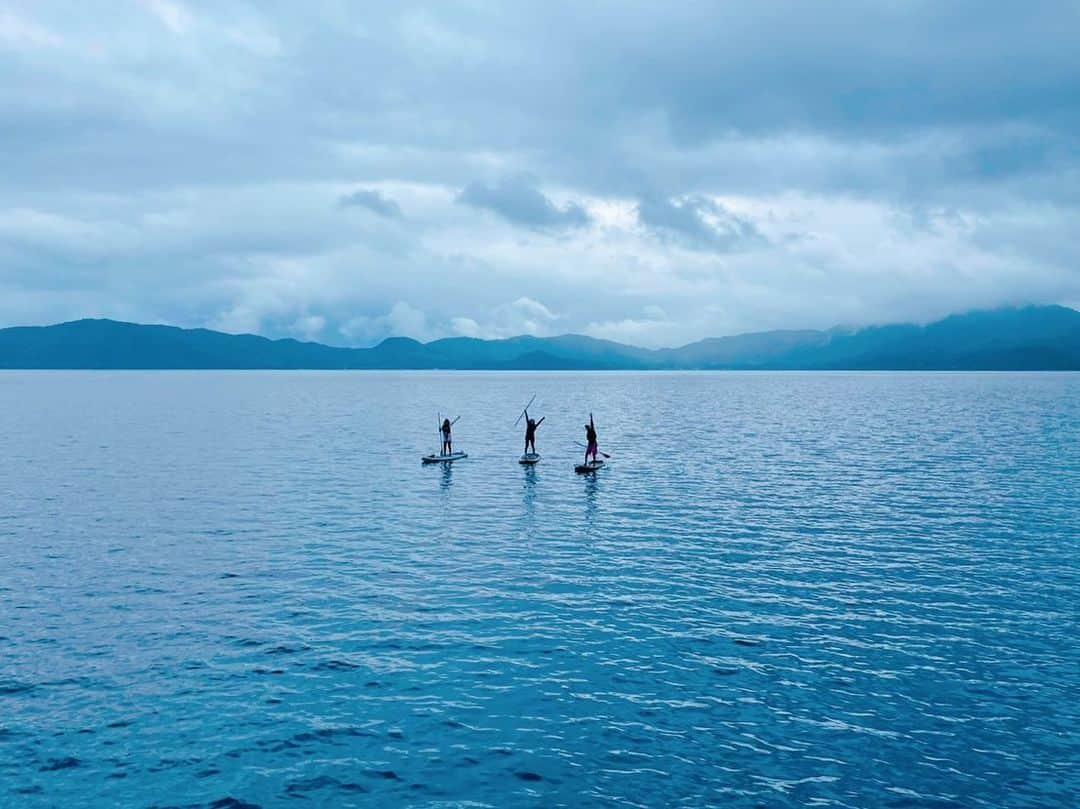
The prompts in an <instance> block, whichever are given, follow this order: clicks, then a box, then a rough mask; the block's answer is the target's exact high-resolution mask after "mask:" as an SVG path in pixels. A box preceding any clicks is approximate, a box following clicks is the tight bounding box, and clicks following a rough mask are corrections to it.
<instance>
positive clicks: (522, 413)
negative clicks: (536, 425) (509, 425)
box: [514, 394, 536, 427]
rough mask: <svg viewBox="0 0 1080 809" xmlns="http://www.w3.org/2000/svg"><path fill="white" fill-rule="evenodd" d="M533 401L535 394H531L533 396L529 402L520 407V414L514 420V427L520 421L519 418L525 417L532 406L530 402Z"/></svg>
mask: <svg viewBox="0 0 1080 809" xmlns="http://www.w3.org/2000/svg"><path fill="white" fill-rule="evenodd" d="M535 401H536V394H533V397H532V398H531V399H529V403H528V404H527V405H525V407H524V408H523V409H522V411H521V415H520V416H518V417H517V421H515V422H514V426H515V427H517V426H518V425H519V424H520V423H521V420H522V419H523V418H524V417H525V414H526V413H528V412H529V408H530V407H532V403H533V402H535Z"/></svg>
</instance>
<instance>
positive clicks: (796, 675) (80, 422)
mask: <svg viewBox="0 0 1080 809" xmlns="http://www.w3.org/2000/svg"><path fill="white" fill-rule="evenodd" d="M534 392H535V393H537V403H538V404H537V406H538V407H539V408H540V410H538V411H537V412H540V413H541V414H543V415H548V420H547V421H546V422H545V424H544V430H543V434H542V435H541V436H540V440H541V447H540V449H541V452H542V453H543V454H544V459H543V461H542V462H541V463H540V464H539V465H538V466H536V467H529V468H521V467H520V466H519V465H518V464H517V463H516V457H517V456H516V452H517V451H518V450H517V447H518V443H519V441H520V436H519V435H518V434H517V431H516V430H515V429H514V428H513V426H512V425H513V419H514V417H515V416H516V412H515V411H514V407H515V406H516V405H517V404H518V403H519V401H524V400H526V399H527V398H528V397H529V396H531V395H532V393H534ZM437 410H441V411H443V412H450V411H453V412H455V413H457V412H461V413H464V414H466V417H465V418H464V419H463V420H462V421H461V422H460V423H459V425H458V426H457V427H456V428H455V429H456V430H457V431H458V432H457V433H456V441H457V442H458V443H459V445H461V446H462V447H464V448H466V449H467V450H468V451H469V453H470V459H469V460H468V461H465V462H462V463H460V464H456V465H454V466H453V467H449V468H446V469H439V468H430V467H421V466H420V464H419V457H420V455H421V454H423V453H424V452H426V451H429V450H430V448H431V446H430V445H431V439H433V437H434V436H433V435H429V434H428V433H433V432H434V431H433V430H430V429H429V427H430V425H431V423H432V422H433V419H434V413H435V411H437ZM590 411H592V412H595V413H596V414H597V418H598V422H599V426H600V433H601V441H602V448H603V449H605V450H607V451H609V452H611V453H612V455H613V458H612V461H611V463H610V464H609V466H608V467H607V468H605V469H604V470H602V471H601V472H600V473H598V474H596V475H595V476H586V477H582V476H578V475H575V474H574V473H573V469H572V465H573V464H574V463H575V462H576V461H577V460H578V458H579V454H578V453H579V452H580V451H581V450H580V449H579V448H577V447H576V446H575V445H574V441H575V440H577V439H579V438H580V433H581V432H582V429H581V422H582V414H587V413H588V412H590ZM0 412H3V413H4V418H5V425H4V426H5V429H4V430H0V457H3V458H4V459H5V464H4V465H3V466H2V467H0V504H2V505H0V796H6V797H7V803H10V804H12V805H19V806H30V807H36V806H42V807H44V806H55V805H100V806H115V805H133V806H158V807H165V806H190V807H196V806H197V807H203V808H205V807H215V808H216V809H250V808H251V807H271V806H277V805H282V804H287V803H292V802H295V801H304V802H305V803H306V804H311V805H318V806H348V805H386V804H407V805H417V806H440V807H446V806H461V807H465V806H468V807H494V806H498V807H503V806H515V805H521V806H536V805H542V806H552V807H555V806H605V805H612V804H619V805H627V806H642V807H652V806H658V805H686V806H702V805H717V806H721V805H722V806H746V807H758V806H770V807H772V806H777V807H787V806H791V807H795V806H806V805H814V806H821V807H869V806H887V807H897V808H899V807H961V806H962V807H987V808H988V809H989V807H1004V806H1016V807H1028V806H1032V807H1033V806H1065V805H1070V803H1072V802H1074V800H1075V796H1076V794H1077V792H1078V790H1080V779H1078V776H1077V769H1076V761H1077V760H1078V758H1080V750H1078V745H1077V742H1076V731H1075V728H1076V727H1077V726H1078V721H1077V720H1078V719H1080V717H1078V715H1077V713H1078V712H1077V708H1076V704H1077V702H1076V699H1075V695H1076V693H1077V690H1078V687H1080V674H1078V672H1080V666H1078V665H1077V661H1078V659H1080V655H1078V654H1077V652H1078V647H1077V641H1076V635H1077V632H1076V630H1077V622H1076V616H1077V611H1076V607H1077V604H1078V603H1080V561H1078V555H1077V540H1078V537H1080V516H1078V515H1080V502H1078V494H1077V493H1078V492H1080V431H1078V430H1077V425H1078V424H1080V375H1075V374H1019V375H1013V374H956V375H950V374H558V373H552V374H512V373H508V374H462V373H459V374H435V373H430V374H429V373H419V374H417V373H401V374H394V373H386V374H382V373H377V374H376V373H372V374H361V373H355V374H330V373H297V374H288V373H266V374H261V373H242V374H230V373H192V374H188V373H168V374H152V373H147V374H142V373H97V374H84V373H3V374H0Z"/></svg>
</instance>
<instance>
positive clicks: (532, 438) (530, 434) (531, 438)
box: [525, 409, 547, 455]
mask: <svg viewBox="0 0 1080 809" xmlns="http://www.w3.org/2000/svg"><path fill="white" fill-rule="evenodd" d="M546 418H547V416H542V417H541V418H540V421H537V420H536V419H534V418H530V417H529V411H528V410H527V409H526V410H525V454H526V455H528V454H529V447H532V451H533V454H534V455H535V454H536V428H537V427H539V426H540V425H541V424H543V423H544V419H546Z"/></svg>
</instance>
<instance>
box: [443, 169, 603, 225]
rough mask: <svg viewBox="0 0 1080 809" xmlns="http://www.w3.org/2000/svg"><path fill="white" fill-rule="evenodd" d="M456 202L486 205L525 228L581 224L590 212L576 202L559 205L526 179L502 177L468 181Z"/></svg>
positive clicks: (481, 206)
mask: <svg viewBox="0 0 1080 809" xmlns="http://www.w3.org/2000/svg"><path fill="white" fill-rule="evenodd" d="M458 202H461V203H464V204H465V205H471V206H473V207H474V208H486V209H487V210H489V211H494V212H495V213H497V214H499V215H500V216H502V217H503V218H504V219H506V220H507V221H509V222H513V223H514V224H515V225H524V226H525V227H532V228H550V229H557V228H570V227H583V226H584V225H587V224H588V222H589V215H588V214H587V213H586V212H585V209H584V208H582V207H581V206H580V205H579V204H577V203H576V202H568V203H567V204H566V205H564V206H562V207H561V208H560V207H558V206H557V205H555V203H553V202H552V201H551V200H550V199H548V198H547V197H546V196H545V195H544V194H543V192H541V191H540V190H539V189H537V188H536V186H535V184H534V183H532V182H531V181H530V180H529V179H528V178H516V179H503V180H500V181H499V182H497V183H494V184H491V185H487V184H484V183H479V182H472V183H469V184H468V185H466V186H465V187H464V188H463V189H462V190H461V193H460V194H458Z"/></svg>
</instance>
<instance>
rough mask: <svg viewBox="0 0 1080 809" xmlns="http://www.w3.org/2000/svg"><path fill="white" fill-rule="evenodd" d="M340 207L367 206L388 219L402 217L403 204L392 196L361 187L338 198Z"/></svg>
mask: <svg viewBox="0 0 1080 809" xmlns="http://www.w3.org/2000/svg"><path fill="white" fill-rule="evenodd" d="M338 207H339V208H367V209H368V210H369V211H373V212H374V213H377V214H378V215H379V216H385V217H387V218H388V219H400V218H401V206H400V205H398V204H397V203H396V202H395V201H394V200H392V199H390V197H388V196H386V195H384V194H382V193H380V192H379V191H373V190H370V189H366V188H360V189H357V190H356V191H353V192H352V193H349V194H345V195H343V196H341V197H340V198H339V199H338Z"/></svg>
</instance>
